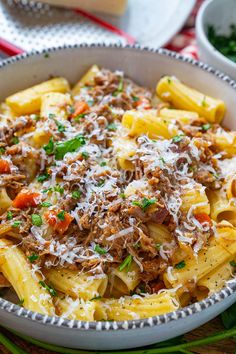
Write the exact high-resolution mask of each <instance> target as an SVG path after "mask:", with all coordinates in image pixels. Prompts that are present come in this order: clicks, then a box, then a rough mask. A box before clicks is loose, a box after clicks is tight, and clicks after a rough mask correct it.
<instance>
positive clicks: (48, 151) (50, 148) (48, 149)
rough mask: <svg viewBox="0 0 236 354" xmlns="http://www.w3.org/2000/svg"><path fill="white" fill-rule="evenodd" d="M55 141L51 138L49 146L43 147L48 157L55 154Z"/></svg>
mask: <svg viewBox="0 0 236 354" xmlns="http://www.w3.org/2000/svg"><path fill="white" fill-rule="evenodd" d="M54 147H55V146H54V141H53V138H50V140H49V142H48V144H46V145H44V146H43V149H44V150H45V152H46V154H47V155H52V154H53V153H54Z"/></svg>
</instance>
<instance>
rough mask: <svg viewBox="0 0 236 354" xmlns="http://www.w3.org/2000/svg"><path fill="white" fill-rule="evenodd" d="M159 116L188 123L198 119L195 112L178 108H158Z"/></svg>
mask: <svg viewBox="0 0 236 354" xmlns="http://www.w3.org/2000/svg"><path fill="white" fill-rule="evenodd" d="M159 116H160V117H162V118H165V119H167V120H168V119H171V120H176V121H177V122H180V123H183V124H189V123H190V122H191V121H192V120H196V119H199V114H198V113H197V112H191V111H183V110H180V109H168V108H163V109H161V110H160V113H159Z"/></svg>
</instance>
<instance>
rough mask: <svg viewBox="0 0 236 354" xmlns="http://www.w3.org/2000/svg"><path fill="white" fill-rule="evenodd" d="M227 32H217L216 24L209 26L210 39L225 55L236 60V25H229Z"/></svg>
mask: <svg viewBox="0 0 236 354" xmlns="http://www.w3.org/2000/svg"><path fill="white" fill-rule="evenodd" d="M226 33H227V34H221V33H217V31H216V29H215V27H214V26H212V25H210V26H208V39H209V41H210V42H211V44H212V45H213V46H214V47H215V48H216V49H217V50H218V51H219V52H221V53H222V54H223V55H225V56H226V57H227V58H229V59H230V60H232V61H234V62H236V26H235V24H232V25H230V26H229V30H228V31H227V32H226Z"/></svg>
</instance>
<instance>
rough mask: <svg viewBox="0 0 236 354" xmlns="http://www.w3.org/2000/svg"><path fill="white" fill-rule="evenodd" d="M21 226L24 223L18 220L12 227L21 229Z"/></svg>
mask: <svg viewBox="0 0 236 354" xmlns="http://www.w3.org/2000/svg"><path fill="white" fill-rule="evenodd" d="M21 224H22V221H20V220H18V221H14V222H13V224H12V225H11V226H12V227H20V225H21Z"/></svg>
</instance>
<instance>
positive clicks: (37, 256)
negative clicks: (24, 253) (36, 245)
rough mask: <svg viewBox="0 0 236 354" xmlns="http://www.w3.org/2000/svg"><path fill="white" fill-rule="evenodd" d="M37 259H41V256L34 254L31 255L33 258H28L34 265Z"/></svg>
mask: <svg viewBox="0 0 236 354" xmlns="http://www.w3.org/2000/svg"><path fill="white" fill-rule="evenodd" d="M37 259H39V255H37V254H35V253H33V254H31V256H29V257H28V260H29V261H30V263H34V261H37Z"/></svg>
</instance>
